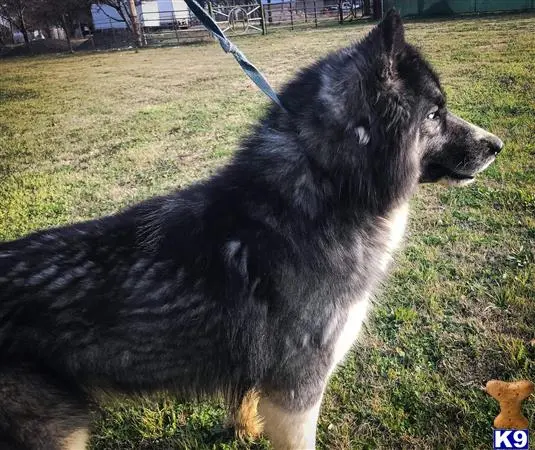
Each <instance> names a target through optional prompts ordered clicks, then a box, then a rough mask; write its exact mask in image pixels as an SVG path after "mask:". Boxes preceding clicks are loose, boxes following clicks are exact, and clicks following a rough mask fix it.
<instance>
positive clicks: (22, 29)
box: [19, 11, 31, 47]
mask: <svg viewBox="0 0 535 450" xmlns="http://www.w3.org/2000/svg"><path fill="white" fill-rule="evenodd" d="M19 18H20V32H21V33H22V36H24V43H25V44H26V46H27V47H30V46H31V43H30V36H29V35H28V30H27V29H26V21H25V20H24V14H23V13H22V11H21V12H20V14H19Z"/></svg>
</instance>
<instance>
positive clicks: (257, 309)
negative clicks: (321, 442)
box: [0, 12, 503, 449]
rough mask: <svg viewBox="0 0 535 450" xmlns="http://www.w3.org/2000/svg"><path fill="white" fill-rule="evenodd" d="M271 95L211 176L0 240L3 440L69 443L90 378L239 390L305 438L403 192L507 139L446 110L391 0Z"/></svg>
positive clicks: (379, 273) (278, 435)
mask: <svg viewBox="0 0 535 450" xmlns="http://www.w3.org/2000/svg"><path fill="white" fill-rule="evenodd" d="M280 98H281V100H282V103H283V104H284V106H285V109H284V110H283V109H281V108H279V107H278V106H276V105H274V106H273V107H272V108H271V109H270V110H269V111H268V112H267V113H266V115H265V117H264V118H263V119H262V120H261V121H260V123H259V124H258V125H257V126H256V127H255V128H254V130H253V132H252V133H251V135H250V136H249V137H248V138H247V139H246V140H245V141H244V142H243V144H242V146H241V148H240V150H239V151H238V152H237V153H236V155H235V156H234V158H233V159H232V161H231V162H230V163H229V164H228V165H227V166H226V167H224V168H223V169H222V170H220V171H219V173H217V174H216V175H215V176H213V177H212V178H210V179H207V180H205V181H201V182H199V183H197V184H194V185H192V186H190V187H189V188H187V189H184V190H181V191H179V192H174V193H172V194H170V195H167V196H164V197H159V198H153V199H150V200H148V201H145V202H143V203H141V204H138V205H136V206H133V207H131V208H129V209H127V210H125V211H123V212H120V213H118V214H116V215H113V216H110V217H104V218H101V219H97V220H93V221H89V222H85V223H79V224H74V225H71V226H66V227H61V228H56V229H49V230H44V231H39V232H37V233H34V234H31V235H29V236H26V237H24V238H22V239H19V240H17V241H14V242H6V243H2V244H0V441H1V442H2V445H3V447H2V448H17V449H18V448H25V449H41V448H43V449H44V448H46V449H80V448H84V447H85V445H86V441H87V436H88V431H87V430H88V426H89V425H88V409H89V405H90V402H91V401H92V400H91V399H92V394H93V393H94V392H95V391H101V390H104V391H121V392H125V393H133V394H134V393H139V392H152V391H166V392H170V393H172V394H174V395H177V396H178V398H184V397H194V398H199V397H203V396H205V395H213V394H219V395H221V394H222V395H224V396H225V397H226V398H227V399H228V400H229V402H230V404H231V405H233V406H234V407H235V410H236V411H238V412H239V409H240V404H241V405H242V408H243V407H244V406H243V405H244V404H243V402H242V399H244V398H246V399H253V400H251V402H253V403H254V405H253V406H251V405H249V406H247V405H246V406H245V408H244V410H247V408H249V407H251V408H253V409H254V407H255V406H256V403H257V404H258V405H257V406H258V416H259V417H260V419H261V421H262V422H263V426H264V431H265V433H266V434H267V436H268V437H269V438H270V439H271V441H272V442H273V444H274V446H275V448H278V449H302V448H313V447H314V444H315V429H316V421H317V418H318V414H319V410H320V404H321V400H322V395H323V392H324V390H325V387H326V384H327V382H328V379H329V376H330V374H331V373H332V371H333V370H334V368H335V366H336V365H337V364H338V363H339V362H340V361H341V360H342V358H343V357H344V355H345V354H346V352H347V351H348V349H349V348H350V346H351V345H352V343H353V341H354V339H355V337H356V335H357V333H358V331H359V328H360V326H361V323H362V321H363V320H364V318H365V316H366V310H367V309H368V304H369V297H370V295H371V294H372V293H373V291H374V288H375V287H376V285H377V284H378V282H379V281H380V280H381V278H382V277H383V275H384V273H385V270H386V268H387V265H388V262H389V259H390V255H391V252H392V251H393V249H394V248H395V247H396V246H397V245H398V243H399V241H400V239H401V238H402V235H403V230H404V227H405V222H406V218H407V202H408V200H409V199H410V197H411V195H412V194H413V193H414V192H415V191H416V189H417V187H418V184H419V183H422V182H434V181H439V180H443V181H446V182H448V183H451V184H455V185H462V184H466V183H468V182H471V181H472V180H473V179H474V176H475V175H476V174H477V173H478V172H480V171H482V170H483V169H484V168H485V167H487V166H488V165H489V164H490V163H491V162H492V161H494V159H495V157H496V155H497V153H498V152H499V151H500V150H501V148H502V146H503V143H502V142H501V141H500V139H498V138H497V137H496V136H494V135H492V134H490V133H488V132H486V131H484V130H482V129H480V128H478V127H476V126H474V125H472V124H470V123H467V122H465V121H464V120H462V119H460V118H458V117H456V116H455V115H453V114H451V113H450V112H448V111H447V109H446V106H445V97H444V93H443V91H442V90H441V87H440V84H439V80H438V78H437V75H436V74H435V73H434V72H433V70H432V69H431V68H430V66H429V65H428V64H427V63H426V62H425V61H424V59H423V58H422V56H421V55H420V53H419V52H418V51H417V50H416V49H415V48H414V47H412V46H411V45H409V44H407V43H406V42H405V39H404V31H403V25H402V23H401V20H400V17H399V15H398V14H397V13H395V12H390V13H389V14H388V15H387V17H386V18H385V19H384V20H383V22H382V23H380V24H379V25H378V26H377V27H376V28H374V29H373V30H372V31H371V32H370V34H369V35H368V36H367V37H366V38H365V39H364V40H362V41H361V42H359V43H357V44H354V45H351V46H349V47H348V48H345V49H343V50H340V51H337V52H335V53H333V54H330V55H328V56H327V57H325V58H324V59H322V60H320V61H319V62H317V63H316V64H314V65H312V66H311V67H309V68H307V69H305V70H303V71H302V72H300V73H299V74H298V75H297V76H296V77H295V79H294V80H293V81H291V82H290V83H289V84H288V85H287V86H286V87H284V88H283V89H282V91H281V94H280ZM251 392H255V393H256V394H255V395H251V394H250V393H251ZM242 413H243V411H242ZM243 414H245V415H247V411H246V412H245V413H243Z"/></svg>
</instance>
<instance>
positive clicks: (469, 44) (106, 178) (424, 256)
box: [0, 15, 535, 449]
mask: <svg viewBox="0 0 535 450" xmlns="http://www.w3.org/2000/svg"><path fill="white" fill-rule="evenodd" d="M369 29H370V26H368V25H356V26H349V25H348V26H342V27H333V28H329V29H323V30H321V29H320V30H310V31H300V32H295V33H291V32H281V33H277V34H271V35H268V36H267V37H261V36H258V37H249V38H241V39H236V41H237V42H238V44H239V45H240V47H241V48H242V50H243V51H244V52H245V53H246V54H247V55H248V56H249V57H250V58H251V59H252V61H254V62H255V63H257V64H258V65H259V67H261V68H262V69H263V70H264V72H265V74H266V75H267V77H268V78H269V79H270V80H271V81H273V83H274V84H275V85H276V86H280V84H281V83H283V82H284V81H286V80H288V79H289V78H290V77H291V76H292V74H294V73H295V72H296V70H297V69H298V68H299V67H300V66H303V65H306V64H308V63H310V62H312V61H314V59H316V58H317V57H318V56H321V55H323V54H324V53H326V52H327V51H328V50H329V49H334V48H337V47H339V46H342V45H345V44H347V43H348V42H349V41H351V40H354V39H358V38H359V37H362V36H363V35H364V34H365V33H366V32H367V31H368V30H369ZM407 36H408V39H409V40H410V41H412V42H413V43H415V44H417V45H418V46H419V47H421V48H422V50H423V52H424V54H425V55H427V56H428V58H429V59H430V60H431V62H432V63H433V64H434V65H435V67H436V69H437V70H438V72H439V73H440V74H441V75H442V79H443V85H444V86H445V89H446V92H447V94H448V96H449V104H450V108H451V109H452V110H453V111H454V112H456V113H458V114H460V115H462V116H463V117H465V118H466V119H467V120H470V121H474V122H476V123H478V124H479V125H481V126H482V127H485V128H488V129H489V130H490V131H492V132H493V133H495V134H497V135H498V136H500V137H501V138H502V139H503V140H504V142H505V145H506V146H505V149H504V151H503V152H502V153H501V154H500V157H499V158H498V161H497V163H496V164H495V165H493V166H492V167H490V168H489V169H488V170H487V171H486V172H485V173H484V174H483V175H482V176H481V177H480V178H479V180H478V181H477V182H476V183H475V184H473V185H471V186H470V187H468V188H462V189H455V188H445V187H442V186H434V185H433V186H425V187H422V188H421V189H420V191H419V193H418V194H417V195H416V197H415V198H414V200H413V201H412V212H411V215H410V224H409V229H408V233H407V237H406V239H405V246H404V249H403V250H402V251H400V252H399V253H398V255H397V265H396V268H395V269H394V270H393V273H392V276H391V278H390V280H389V281H388V283H386V284H385V286H384V287H383V289H382V292H381V293H380V294H379V295H378V299H377V305H376V307H375V309H374V311H373V313H372V315H371V318H370V320H369V323H368V326H367V329H366V331H365V332H364V333H363V335H362V338H361V340H360V342H359V344H358V345H356V347H355V349H354V351H353V352H352V353H351V354H350V355H349V356H348V358H347V360H346V362H345V364H344V365H343V367H341V368H340V369H339V370H338V371H337V372H336V375H335V376H334V377H333V379H332V381H331V383H330V387H329V390H328V392H327V396H326V399H325V402H324V405H323V409H322V414H321V419H320V425H319V427H320V428H319V446H320V448H324V449H342V448H343V449H346V448H367V449H374V448H410V449H424V448H425V449H428V448H457V449H473V448H481V449H488V448H491V445H492V434H491V424H492V420H493V418H494V417H495V416H496V415H497V413H498V405H497V404H496V403H495V402H494V400H492V399H490V398H489V397H488V396H487V395H486V394H485V393H484V392H483V391H482V389H481V388H482V386H483V385H484V384H485V383H486V381H487V380H489V379H492V378H500V379H504V380H512V379H520V378H531V379H532V380H533V381H535V363H534V360H535V342H532V340H533V339H534V338H535V264H534V262H535V254H534V252H535V251H534V248H535V147H534V136H535V16H534V15H518V16H501V17H484V18H466V19H462V20H452V21H436V22H433V21H421V22H414V23H408V24H407ZM266 103H267V100H266V99H265V98H264V97H263V96H262V94H260V93H259V92H258V91H257V89H256V88H255V87H253V86H252V85H251V83H250V82H249V81H248V80H247V79H246V78H245V76H244V75H243V73H242V72H241V71H240V69H239V67H238V66H237V65H236V64H235V63H234V61H233V59H232V58H231V57H229V56H226V55H224V54H223V53H222V52H221V50H220V48H219V46H218V45H216V44H209V45H198V46H188V47H182V48H166V49H153V50H143V51H140V52H139V53H134V52H111V53H103V54H86V55H81V54H80V55H75V56H61V57H60V56H58V57H35V58H29V59H14V60H9V61H0V239H14V238H16V237H19V236H21V235H22V234H24V233H27V232H29V231H32V230H35V229H38V228H43V227H48V226H52V225H59V224H64V223H70V222H74V221H78V220H82V219H88V218H92V217H97V216H99V215H102V214H107V213H111V212H114V211H118V210H119V209H121V208H123V207H125V206H126V205H129V204H132V203H134V202H136V201H139V200H141V199H144V198H146V197H149V196H151V195H154V194H160V193H163V192H166V191H168V190H170V189H172V188H176V187H181V186H185V185H187V184H189V183H191V182H192V181H193V180H196V179H198V178H200V177H204V176H207V175H209V174H210V173H211V172H213V171H214V170H215V169H216V168H217V167H218V166H220V165H222V164H224V163H225V161H226V160H227V159H228V157H229V156H230V155H231V154H232V152H233V151H234V149H235V148H236V145H237V143H238V141H239V139H240V137H242V136H243V135H245V134H246V133H247V131H248V128H249V126H250V124H252V123H253V122H254V121H255V120H256V119H257V118H258V117H259V116H260V115H261V114H262V112H263V110H264V109H265V107H266ZM530 342H531V343H530ZM525 413H527V416H528V417H529V419H530V422H531V425H532V440H535V399H534V398H533V397H532V399H531V401H530V402H527V403H526V407H525ZM93 432H94V433H93V439H92V446H93V448H94V449H132V448H136V449H137V448H147V449H149V448H150V449H168V448H203V449H212V448H218V449H219V448H221V449H236V448H248V447H247V446H244V445H243V444H239V443H238V442H236V441H234V440H233V437H232V431H231V430H230V429H229V428H228V427H227V426H226V415H225V410H224V408H223V406H222V405H221V404H220V403H219V402H217V401H214V402H213V403H206V404H203V405H192V404H179V403H176V402H174V401H173V400H172V399H168V398H160V399H156V400H155V399H152V400H149V399H143V400H141V399H136V400H125V401H124V402H118V401H115V402H113V403H110V404H109V405H107V406H105V407H104V409H103V410H102V412H100V413H96V414H95V426H94V430H93ZM251 447H252V448H267V444H266V443H265V442H256V443H252V444H251ZM534 448H535V447H534Z"/></svg>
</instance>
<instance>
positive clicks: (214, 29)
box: [185, 0, 284, 109]
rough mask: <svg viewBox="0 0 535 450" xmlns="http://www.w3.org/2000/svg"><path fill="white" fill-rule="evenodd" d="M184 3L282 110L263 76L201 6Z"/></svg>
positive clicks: (187, 1) (192, 1)
mask: <svg viewBox="0 0 535 450" xmlns="http://www.w3.org/2000/svg"><path fill="white" fill-rule="evenodd" d="M185 2H186V4H187V5H188V7H189V9H190V10H191V12H192V13H193V14H195V16H196V17H197V19H199V20H200V21H201V23H202V24H203V25H204V26H205V27H206V28H207V29H208V31H210V32H211V33H212V35H213V36H214V37H215V38H216V39H217V40H218V41H219V43H220V44H221V48H222V49H223V50H224V51H225V53H232V54H233V55H234V58H236V61H238V64H239V65H240V66H241V68H242V69H243V71H244V72H245V73H246V74H247V76H248V77H249V78H250V79H251V80H253V83H254V84H256V85H257V86H258V87H259V88H260V90H261V91H262V92H263V93H264V94H266V95H267V96H268V97H269V98H270V99H271V100H273V101H274V102H275V103H276V104H277V105H279V106H280V107H281V108H282V109H284V106H282V103H281V101H280V99H279V97H278V95H277V93H276V92H275V91H274V90H273V88H272V87H271V86H270V85H269V83H268V81H267V80H266V78H265V77H264V75H262V74H261V73H260V71H259V70H258V69H257V68H256V67H255V66H254V65H253V64H252V63H251V62H249V60H248V59H247V58H246V56H245V55H244V54H243V53H242V52H241V51H240V49H239V48H238V47H236V46H235V45H234V44H233V43H232V42H231V41H230V40H229V39H228V38H227V37H226V36H225V34H224V33H223V31H222V30H221V28H219V26H218V25H217V23H216V22H215V20H214V19H213V18H212V17H210V15H209V14H208V13H207V12H206V11H205V10H204V9H203V8H202V7H201V5H199V4H198V3H197V1H196V0H185Z"/></svg>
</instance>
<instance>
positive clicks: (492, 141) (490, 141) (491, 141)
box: [483, 135, 503, 155]
mask: <svg viewBox="0 0 535 450" xmlns="http://www.w3.org/2000/svg"><path fill="white" fill-rule="evenodd" d="M483 142H484V143H485V145H486V146H487V147H488V149H489V153H491V154H493V155H497V154H498V153H500V152H501V151H502V148H503V141H502V140H501V139H500V138H499V137H497V136H494V135H492V136H488V137H485V138H484V139H483Z"/></svg>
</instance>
